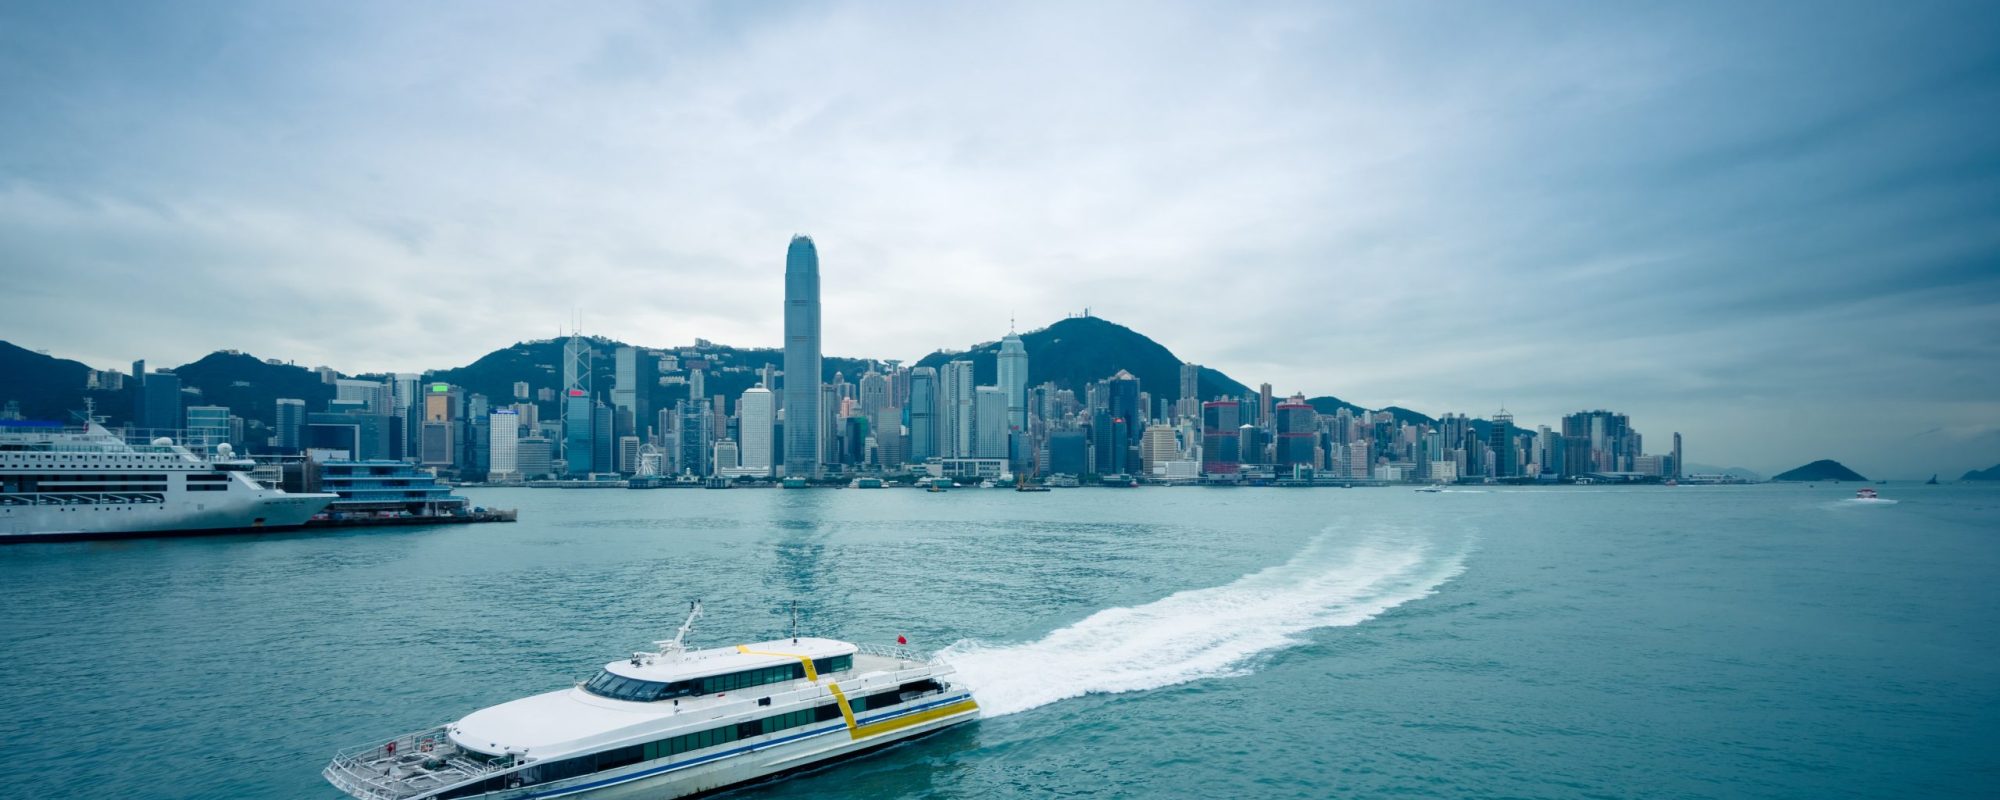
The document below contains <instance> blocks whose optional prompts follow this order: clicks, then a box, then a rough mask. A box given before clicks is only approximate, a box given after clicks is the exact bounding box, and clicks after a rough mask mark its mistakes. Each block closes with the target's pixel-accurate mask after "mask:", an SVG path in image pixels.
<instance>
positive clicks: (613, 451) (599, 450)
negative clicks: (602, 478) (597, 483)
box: [590, 403, 618, 472]
mask: <svg viewBox="0 0 2000 800" xmlns="http://www.w3.org/2000/svg"><path fill="white" fill-rule="evenodd" d="M611 420H612V412H611V407H610V406H607V405H605V404H603V403H597V404H594V405H592V406H591V407H590V466H591V469H592V470H593V471H597V472H612V471H615V470H617V469H618V436H617V434H616V433H615V431H616V428H614V427H612V422H611Z"/></svg>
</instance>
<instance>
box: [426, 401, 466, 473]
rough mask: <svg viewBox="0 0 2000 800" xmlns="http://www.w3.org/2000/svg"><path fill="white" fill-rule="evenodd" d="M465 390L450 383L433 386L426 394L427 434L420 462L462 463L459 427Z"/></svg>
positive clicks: (428, 464)
mask: <svg viewBox="0 0 2000 800" xmlns="http://www.w3.org/2000/svg"><path fill="white" fill-rule="evenodd" d="M462 396H463V393H462V391H461V390H460V389H459V388H458V387H456V386H453V385H451V384H449V383H433V384H430V385H429V387H428V388H427V389H426V390H425V392H424V403H423V423H422V425H423V427H422V431H423V435H422V438H421V442H420V444H421V447H420V448H419V449H418V458H419V461H420V462H421V463H422V464H424V465H426V466H434V467H451V466H454V465H456V464H458V443H459V441H458V440H459V437H458V426H457V424H456V423H457V421H458V417H459V414H460V408H459V406H460V402H461V397H462Z"/></svg>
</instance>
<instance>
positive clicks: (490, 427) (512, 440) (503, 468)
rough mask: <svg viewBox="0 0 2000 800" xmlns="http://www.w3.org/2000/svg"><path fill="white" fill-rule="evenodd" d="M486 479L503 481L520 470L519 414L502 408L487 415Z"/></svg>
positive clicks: (510, 409)
mask: <svg viewBox="0 0 2000 800" xmlns="http://www.w3.org/2000/svg"><path fill="white" fill-rule="evenodd" d="M486 436H487V441H488V444H487V446H486V452H487V457H486V464H487V466H486V479H487V480H489V481H504V480H507V479H510V478H513V477H514V476H515V474H516V473H517V472H518V471H519V470H520V468H521V467H520V464H521V462H520V441H521V440H520V437H521V415H519V414H516V413H514V409H512V408H502V409H499V410H497V411H494V412H493V413H492V414H491V415H490V416H488V417H487V432H486Z"/></svg>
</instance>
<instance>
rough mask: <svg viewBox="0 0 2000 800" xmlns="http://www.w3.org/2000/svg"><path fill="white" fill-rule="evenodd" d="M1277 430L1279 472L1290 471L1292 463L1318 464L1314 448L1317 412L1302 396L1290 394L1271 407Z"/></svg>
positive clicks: (1286, 473) (1317, 438)
mask: <svg viewBox="0 0 2000 800" xmlns="http://www.w3.org/2000/svg"><path fill="white" fill-rule="evenodd" d="M1272 414H1273V415H1272V421H1273V427H1274V430H1275V432H1276V433H1277V450H1278V453H1277V462H1276V463H1277V467H1278V474H1279V475H1289V474H1291V472H1292V470H1293V468H1295V467H1313V466H1317V465H1318V462H1317V459H1315V458H1314V457H1313V448H1314V447H1315V446H1316V445H1318V443H1319V414H1318V412H1315V411H1314V410H1313V407H1312V406H1310V405H1308V404H1307V403H1306V399H1305V397H1304V396H1293V397H1292V398H1291V399H1290V400H1287V401H1285V402H1283V403H1280V404H1279V405H1278V406H1277V407H1276V408H1275V409H1273V410H1272Z"/></svg>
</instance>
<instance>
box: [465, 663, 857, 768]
mask: <svg viewBox="0 0 2000 800" xmlns="http://www.w3.org/2000/svg"><path fill="white" fill-rule="evenodd" d="M796 642H797V643H796V644H795V643H794V640H792V639H779V640H775V641H767V642H755V643H752V644H746V645H741V646H738V647H729V648H717V649H713V650H703V651H695V652H689V653H686V654H684V655H681V656H678V657H674V656H658V657H656V658H654V659H653V663H651V664H648V663H645V660H644V659H643V658H641V660H640V661H641V663H640V664H639V665H638V666H634V665H633V664H632V661H631V660H626V661H614V662H611V663H610V664H607V665H605V668H604V671H602V672H599V673H598V674H597V675H596V676H594V677H592V678H591V679H590V680H589V681H587V682H585V683H584V684H582V685H579V686H577V687H575V688H571V689H564V690H560V691H555V692H549V693H547V694H540V695H535V696H533V697H526V698H522V699H520V700H515V701H513V702H510V703H503V704H501V705H497V706H493V707H491V708H486V709H483V710H480V711H477V712H474V713H472V714H470V715H468V716H466V717H465V718H464V719H462V720H459V721H458V722H457V723H455V724H453V725H451V726H449V729H450V734H451V739H452V741H453V742H454V743H456V744H458V745H459V746H461V747H465V748H467V749H470V750H477V751H480V752H484V753H489V754H492V755H500V754H502V753H510V752H511V753H525V754H528V755H530V756H532V757H535V758H537V759H545V758H554V757H558V756H562V755H565V754H568V753H572V752H581V751H585V750H588V749H590V748H592V747H597V746H601V745H604V744H609V743H612V742H616V741H620V740H623V739H626V738H629V737H630V736H631V735H632V734H634V733H637V732H640V731H642V730H660V729H663V727H662V720H664V719H666V718H670V717H681V718H682V719H679V720H675V724H676V725H677V724H678V723H680V722H685V723H686V724H688V725H695V726H699V725H701V724H705V723H709V722H712V721H713V720H714V719H716V718H717V713H718V712H720V711H721V710H722V709H721V707H723V706H729V705H733V704H735V703H738V702H740V701H744V700H749V699H754V698H760V697H767V696H781V695H785V694H789V693H792V692H810V693H813V694H819V693H823V692H824V691H825V690H824V689H822V688H820V687H821V686H822V685H823V684H824V678H822V681H821V683H820V684H810V683H800V684H793V685H782V684H790V683H791V682H793V681H803V679H804V678H805V674H804V664H803V663H802V662H801V661H800V659H799V658H797V657H795V656H804V657H807V658H810V659H811V660H812V661H813V662H814V672H815V673H816V674H821V675H827V674H832V673H837V672H844V671H847V670H849V669H851V668H852V665H853V658H854V653H855V647H854V645H852V644H848V643H846V642H838V641H834V640H831V639H816V638H806V637H801V638H799V639H798V640H796Z"/></svg>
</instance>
